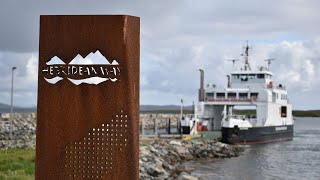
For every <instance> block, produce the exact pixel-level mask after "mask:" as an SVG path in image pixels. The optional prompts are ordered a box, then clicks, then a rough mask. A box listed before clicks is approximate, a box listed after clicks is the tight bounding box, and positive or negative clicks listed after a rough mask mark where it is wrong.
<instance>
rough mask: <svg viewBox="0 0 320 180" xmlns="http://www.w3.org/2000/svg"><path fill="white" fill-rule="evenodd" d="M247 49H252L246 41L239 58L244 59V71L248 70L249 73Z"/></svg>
mask: <svg viewBox="0 0 320 180" xmlns="http://www.w3.org/2000/svg"><path fill="white" fill-rule="evenodd" d="M249 49H252V48H251V47H249V43H248V41H247V45H246V46H244V47H243V53H242V54H241V56H243V59H244V70H245V71H247V70H250V71H251V67H250V64H249Z"/></svg>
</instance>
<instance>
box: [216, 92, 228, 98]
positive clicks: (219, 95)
mask: <svg viewBox="0 0 320 180" xmlns="http://www.w3.org/2000/svg"><path fill="white" fill-rule="evenodd" d="M225 97H226V96H225V93H217V98H225Z"/></svg>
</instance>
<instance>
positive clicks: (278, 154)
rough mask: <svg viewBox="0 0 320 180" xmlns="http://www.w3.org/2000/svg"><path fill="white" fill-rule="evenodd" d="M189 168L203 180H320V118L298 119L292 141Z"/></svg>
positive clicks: (256, 147)
mask: <svg viewBox="0 0 320 180" xmlns="http://www.w3.org/2000/svg"><path fill="white" fill-rule="evenodd" d="M186 165H187V166H190V167H193V168H194V169H195V170H194V171H193V172H192V175H193V176H197V177H200V178H201V179H227V180H228V179H237V180H238V179H248V180H251V179H252V180H255V179H257V180H260V179H296V180H302V179H306V180H313V179H315V180H320V118H296V120H295V125H294V138H293V140H292V141H286V142H278V143H270V144H263V145H248V146H247V147H246V151H245V152H244V153H243V154H242V155H240V156H239V157H236V158H230V159H229V158H227V159H216V160H213V161H211V162H210V161H192V162H188V163H187V164H186Z"/></svg>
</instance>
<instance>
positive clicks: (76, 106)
mask: <svg viewBox="0 0 320 180" xmlns="http://www.w3.org/2000/svg"><path fill="white" fill-rule="evenodd" d="M39 48H40V49H39V77H38V110H37V112H38V113H37V147H36V174H35V177H36V179H38V180H42V179H49V180H50V179H53V180H56V179H110V180H111V179H112V180H113V179H119V180H122V179H134V180H137V179H139V71H140V66H139V64H140V62H139V59H140V54H139V51H140V19H139V18H138V17H132V16H125V15H117V16H108V15H94V16H88V15H71V16H41V17H40V46H39ZM94 61H95V62H94ZM97 61H98V62H97Z"/></svg>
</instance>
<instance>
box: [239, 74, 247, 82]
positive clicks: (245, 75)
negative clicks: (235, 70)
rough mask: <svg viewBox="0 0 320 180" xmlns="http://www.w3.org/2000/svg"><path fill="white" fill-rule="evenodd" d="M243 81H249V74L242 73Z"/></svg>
mask: <svg viewBox="0 0 320 180" xmlns="http://www.w3.org/2000/svg"><path fill="white" fill-rule="evenodd" d="M240 79H241V81H248V75H247V74H241V75H240Z"/></svg>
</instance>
